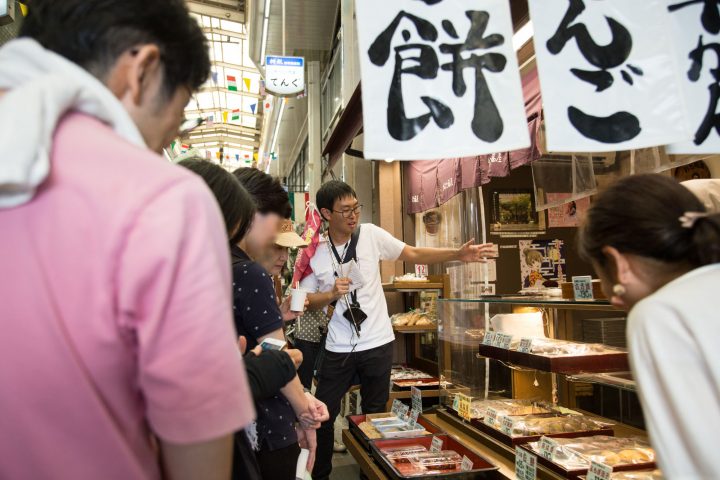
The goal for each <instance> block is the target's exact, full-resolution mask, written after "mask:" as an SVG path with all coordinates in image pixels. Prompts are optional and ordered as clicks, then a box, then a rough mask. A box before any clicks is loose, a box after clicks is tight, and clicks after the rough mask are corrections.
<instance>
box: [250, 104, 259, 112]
mask: <svg viewBox="0 0 720 480" xmlns="http://www.w3.org/2000/svg"><path fill="white" fill-rule="evenodd" d="M255 109H257V103H251V104H250V110H251V111H252V113H253V114H255Z"/></svg>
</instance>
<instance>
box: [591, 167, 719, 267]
mask: <svg viewBox="0 0 720 480" xmlns="http://www.w3.org/2000/svg"><path fill="white" fill-rule="evenodd" d="M687 212H698V213H702V214H705V212H706V210H705V206H704V205H703V203H702V202H701V201H700V200H699V199H698V198H697V197H696V196H695V195H693V194H692V192H690V190H688V189H687V188H685V187H683V186H682V185H680V184H679V183H677V182H676V181H675V180H673V179H672V178H670V177H666V176H663V175H652V174H651V175H632V176H630V177H626V178H623V179H621V180H619V181H618V182H616V183H615V184H613V185H612V186H610V187H609V188H608V189H607V190H606V191H605V192H603V193H602V194H600V195H599V197H598V198H597V200H596V201H595V202H594V203H593V205H592V207H591V208H590V210H589V211H588V214H587V218H586V219H585V223H584V225H583V227H582V228H581V229H580V241H579V245H580V254H581V256H582V257H583V258H584V259H585V260H586V261H595V262H597V263H598V264H600V265H604V264H605V260H606V256H605V255H604V254H603V252H602V249H603V247H604V246H611V247H615V248H616V249H617V250H618V251H620V252H621V253H629V254H634V255H638V256H641V257H645V258H650V259H653V260H657V261H660V262H663V263H667V264H676V265H681V264H686V265H688V266H690V267H693V268H697V267H700V266H703V265H709V264H711V263H718V262H720V214H717V215H710V214H706V215H705V216H701V217H700V218H698V219H697V220H696V221H695V222H694V224H692V226H690V225H688V226H683V223H682V221H681V220H680V217H683V216H684V215H685V213H687Z"/></svg>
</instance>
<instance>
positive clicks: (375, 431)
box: [347, 413, 442, 451]
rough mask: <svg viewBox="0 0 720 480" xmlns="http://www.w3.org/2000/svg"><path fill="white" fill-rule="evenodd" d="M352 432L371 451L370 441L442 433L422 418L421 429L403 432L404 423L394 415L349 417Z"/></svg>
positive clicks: (420, 421)
mask: <svg viewBox="0 0 720 480" xmlns="http://www.w3.org/2000/svg"><path fill="white" fill-rule="evenodd" d="M347 420H348V425H349V427H350V431H351V432H352V433H353V435H355V438H357V439H358V441H359V442H360V444H361V445H362V446H363V447H365V449H367V450H368V451H370V443H369V442H370V441H371V440H380V439H383V438H414V437H420V436H427V435H434V434H438V433H442V431H441V430H440V429H439V428H438V427H437V426H435V425H434V424H432V423H431V422H429V421H427V420H426V419H425V418H423V417H422V416H420V417H418V420H417V423H418V425H419V427H420V428H407V427H405V429H404V430H403V429H402V428H403V425H405V426H407V422H402V421H401V420H400V419H399V418H398V417H397V416H396V415H395V414H393V413H375V414H373V413H371V414H368V415H350V416H348V417H347Z"/></svg>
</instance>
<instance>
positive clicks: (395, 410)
mask: <svg viewBox="0 0 720 480" xmlns="http://www.w3.org/2000/svg"><path fill="white" fill-rule="evenodd" d="M402 404H403V403H402V402H401V401H400V400H398V399H397V398H396V399H395V400H393V403H392V410H390V411H391V412H392V413H393V414H394V415H395V416H396V417H399V416H400V408H401V407H402Z"/></svg>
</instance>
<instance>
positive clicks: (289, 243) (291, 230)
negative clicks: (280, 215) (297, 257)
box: [275, 220, 308, 248]
mask: <svg viewBox="0 0 720 480" xmlns="http://www.w3.org/2000/svg"><path fill="white" fill-rule="evenodd" d="M275 244H276V245H280V246H281V247H287V248H305V247H307V246H308V244H307V243H306V242H305V241H304V240H303V239H302V237H300V235H298V234H297V233H295V225H294V224H293V222H292V220H283V221H282V222H281V223H280V232H279V233H278V234H277V237H275Z"/></svg>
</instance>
